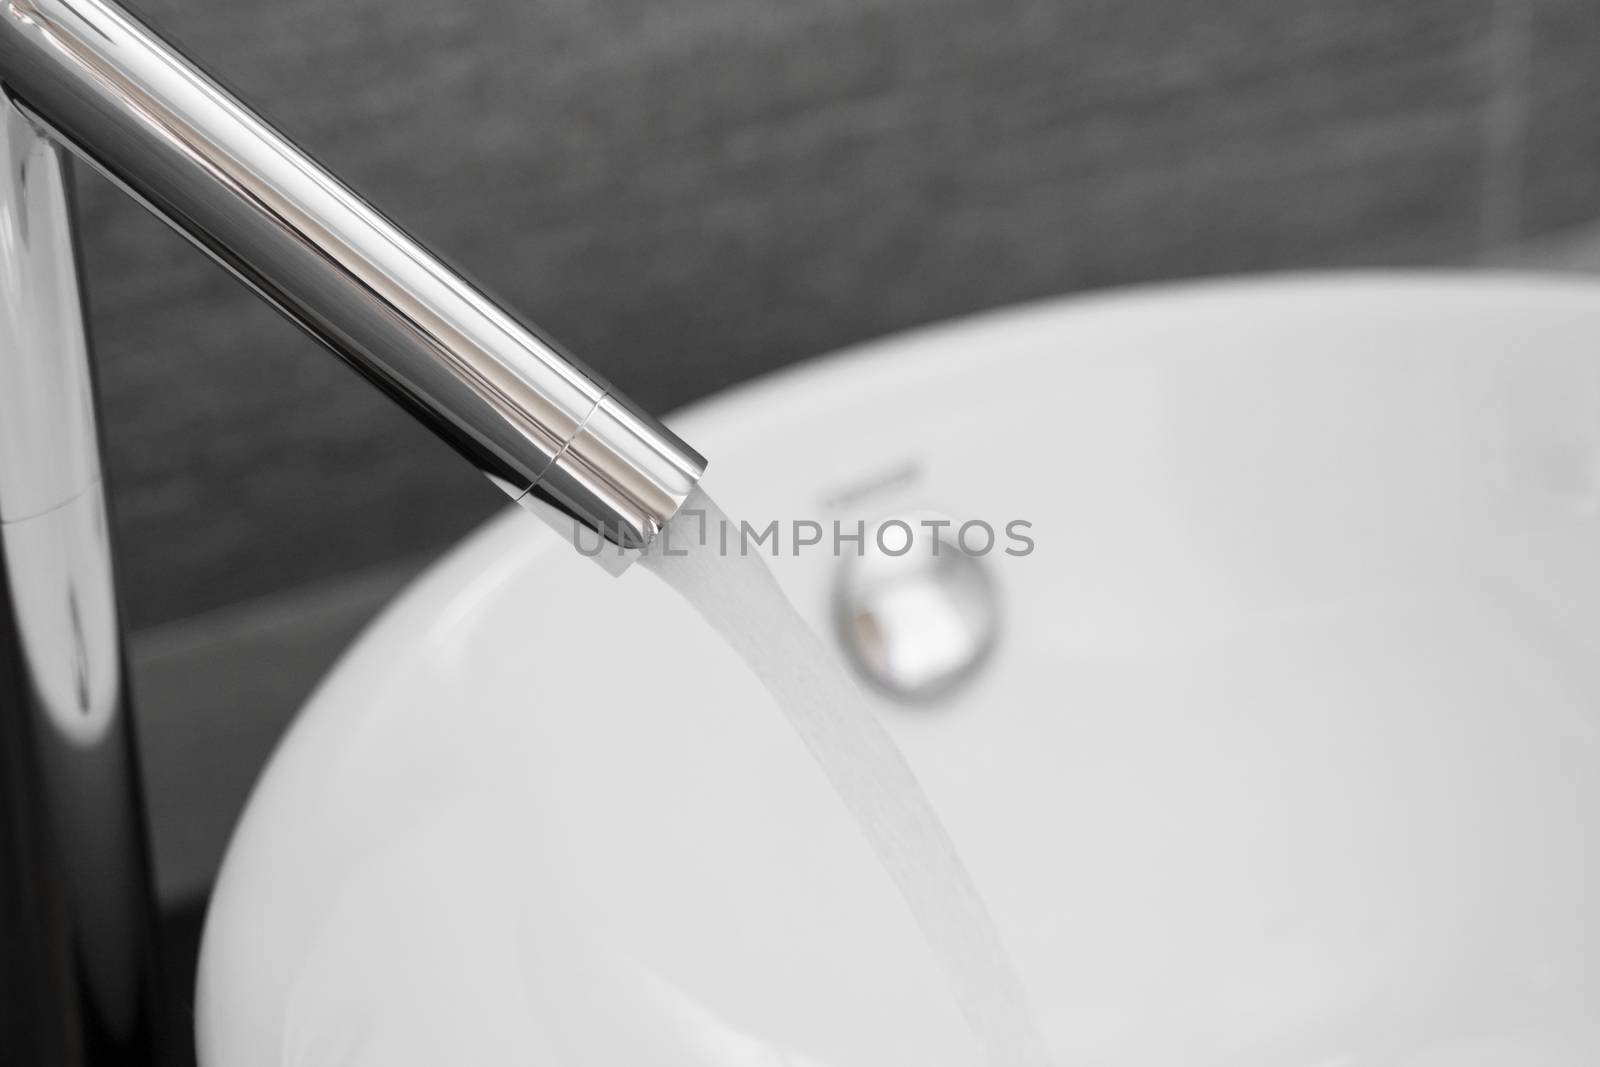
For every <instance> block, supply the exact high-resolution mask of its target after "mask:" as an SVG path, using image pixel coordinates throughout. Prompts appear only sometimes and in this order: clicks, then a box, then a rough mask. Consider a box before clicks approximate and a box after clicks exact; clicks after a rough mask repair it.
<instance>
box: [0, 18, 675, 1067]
mask: <svg viewBox="0 0 1600 1067" xmlns="http://www.w3.org/2000/svg"><path fill="white" fill-rule="evenodd" d="M0 88H3V91H4V100H0V125H3V131H0V935H3V937H0V944H3V945H4V948H3V949H0V1005H3V1009H0V1012H3V1014H0V1062H5V1063H13V1062H15V1063H51V1064H59V1065H62V1067H71V1065H74V1064H79V1063H98V1062H117V1063H141V1062H146V1061H147V1060H148V1058H149V1056H150V1052H149V1048H150V1045H151V1036H150V1035H151V1034H152V1033H153V1031H154V1028H155V1018H154V1014H153V1012H154V1009H153V1007H152V1002H151V992H152V979H153V976H154V971H155V963H154V955H153V950H152V945H153V935H152V933H151V929H152V926H151V916H152V914H153V909H152V907H151V894H150V889H149V884H150V878H149V862H148V858H147V850H146V848H145V845H144V827H143V811H142V805H141V802H140V792H139V786H138V773H137V761H136V759H135V754H134V748H133V738H132V732H131V727H130V725H129V722H128V702H127V700H126V686H125V684H124V681H123V662H122V651H121V645H122V641H121V632H120V627H119V625H118V620H117V601H116V594H115V586H114V580H113V572H112V563H111V550H110V544H109V537H108V533H107V522H106V511H105V499H104V492H103V488H102V480H101V473H100V452H99V447H98V444H97V441H96V417H95V402H94V394H93V389H92V377H91V366H90V359H89V345H88V341H87V331H86V329H85V325H84V320H85V314H84V309H83V304H82V299H81V292H80V282H79V272H78V268H77V256H76V251H75V242H74V237H73V228H72V227H73V215H72V206H71V191H70V177H71V176H70V172H69V166H70V162H69V158H68V156H69V154H70V155H71V156H73V157H76V158H78V159H81V160H83V161H85V162H87V163H88V164H89V165H91V166H92V167H94V168H95V169H96V170H98V171H100V172H101V173H103V174H104V175H105V176H106V177H108V178H109V179H110V180H111V181H113V182H114V183H116V184H117V185H118V186H120V187H121V188H123V189H124V190H125V191H126V192H128V193H129V194H130V195H131V196H133V197H134V198H135V199H137V200H138V201H140V202H141V203H143V204H144V205H145V206H147V207H148V208H149V209H150V210H152V211H153V212H155V213H156V214H157V215H158V216H160V217H161V218H163V219H164V220H166V221H167V222H168V223H169V224H171V225H172V226H173V227H174V228H176V229H177V230H178V231H179V232H180V233H182V234H183V235H184V236H186V237H187V238H189V239H190V240H191V241H192V242H193V243H194V244H195V245H196V246H198V247H199V248H200V249H202V250H203V251H204V252H206V253H207V254H208V255H210V256H211V257H213V258H214V259H215V260H217V261H218V262H219V263H221V264H222V265H223V266H224V267H226V268H227V269H229V270H230V271H232V272H233V273H234V274H236V275H237V276H238V277H239V278H241V279H242V280H243V281H244V282H245V283H246V284H247V285H249V286H250V287H251V288H252V289H253V290H254V291H255V292H257V293H258V294H259V295H260V296H261V297H262V298H263V299H265V300H267V301H268V302H269V303H271V304H273V305H274V306H275V307H277V308H278V309H279V310H281V311H282V312H283V313H284V314H285V315H287V316H288V317H289V318H290V319H292V320H293V321H294V322H296V323H297V324H298V325H300V326H301V327H302V328H303V329H304V330H306V331H307V332H308V333H310V334H311V335H312V336H313V337H315V338H316V339H317V340H318V341H320V342H321V343H322V344H324V345H325V346H326V347H327V348H328V349H330V350H331V351H332V352H333V353H334V354H336V355H338V356H339V357H341V358H342V359H343V360H345V361H346V362H347V363H349V364H350V365H351V366H352V367H354V368H355V369H356V370H357V371H358V372H359V373H361V374H362V375H363V376H364V377H366V378H367V379H368V380H369V381H371V382H372V383H373V384H374V385H376V386H378V387H379V388H380V389H382V390H383V391H384V392H386V393H387V394H389V395H390V396H391V397H393V398H394V399H395V400H396V401H397V402H399V403H400V404H401V405H402V406H403V407H405V408H406V409H407V410H409V411H410V412H412V413H413V414H414V415H415V416H416V417H417V418H418V419H419V420H421V421H422V422H424V423H425V424H426V425H428V426H429V427H430V428H432V429H433V430H434V431H435V432H436V433H437V434H438V435H439V436H440V437H441V438H442V439H444V440H445V441H446V442H448V443H449V444H450V445H452V446H453V447H454V448H455V449H456V450H457V451H458V452H460V453H461V454H462V455H463V456H465V457H466V458H467V459H468V460H469V461H471V462H472V464H473V465H474V466H476V467H477V468H478V470H480V471H481V472H482V473H483V474H484V475H486V476H487V477H488V478H490V479H491V480H492V481H493V482H494V483H495V484H496V485H498V486H500V487H501V488H502V489H503V490H504V491H505V492H506V493H507V494H508V495H509V496H510V497H512V498H513V499H515V500H517V501H519V502H520V503H522V504H524V505H525V506H528V507H529V508H531V509H532V510H534V511H536V512H537V513H539V514H540V515H541V516H542V517H544V518H545V519H547V520H548V521H550V522H551V523H552V524H553V525H556V526H557V527H558V528H559V529H561V530H562V531H563V532H564V533H565V534H566V535H567V536H569V537H570V538H572V539H574V540H575V541H578V542H579V543H580V544H583V543H584V542H585V539H587V542H588V543H589V544H591V545H593V546H595V547H594V548H589V547H585V554H589V555H593V556H595V558H596V559H597V560H599V561H600V562H601V563H602V564H604V565H605V566H606V567H607V569H609V570H612V571H613V572H620V571H621V570H623V569H625V568H626V567H627V566H628V564H629V563H630V562H631V561H632V560H633V559H635V558H637V556H638V555H639V554H640V553H641V552H642V551H643V549H644V548H645V547H646V546H647V545H648V544H649V542H650V541H651V540H652V539H653V538H654V537H655V535H656V534H657V533H658V532H659V531H660V529H661V528H662V527H663V526H664V525H665V524H666V522H667V521H668V520H669V519H670V518H671V517H672V515H673V514H674V513H675V512H676V511H677V509H678V508H679V506H681V504H682V503H683V501H684V500H685V499H686V498H687V496H688V494H689V492H690V490H691V489H692V488H693V487H694V485H695V483H696V482H697V481H698V479H699V477H700V475H701V473H702V472H703V470H704V465H705V462H704V460H703V459H702V458H701V457H700V456H699V455H697V454H696V453H695V452H694V451H693V450H692V449H690V448H689V447H688V446H686V445H685V444H684V443H683V442H682V441H680V440H679V439H678V438H677V437H675V436H674V435H673V434H672V433H671V432H669V431H668V430H666V429H665V428H664V427H662V426H661V425H660V424H658V423H657V422H656V421H655V420H653V419H651V418H650V417H649V416H648V415H645V414H643V413H642V412H640V411H639V410H638V409H636V408H635V407H633V406H632V405H631V404H629V403H628V402H627V400H626V399H625V398H623V397H621V396H619V395H618V394H617V393H615V392H614V391H613V390H612V389H611V387H610V386H609V385H608V384H607V383H606V382H605V381H603V380H602V379H601V378H599V377H598V376H597V375H595V374H594V373H593V372H591V371H590V370H588V369H587V368H585V367H583V366H582V365H581V364H579V363H577V362H576V361H574V360H573V359H571V358H570V357H569V356H567V355H566V354H565V353H563V352H562V351H560V350H559V349H558V348H557V347H555V346H554V345H553V344H552V343H550V342H549V341H547V340H545V339H544V338H542V337H540V336H539V335H538V334H537V333H536V332H534V330H533V329H531V328H530V327H528V326H527V325H525V324H523V323H522V322H521V321H520V320H519V319H517V318H516V317H515V316H514V315H512V314H511V313H510V312H508V311H506V310H505V309H503V308H501V307H500V306H499V305H497V304H496V303H495V302H493V301H492V300H491V299H490V298H488V297H487V296H485V295H484V294H483V293H482V292H480V291H479V290H478V289H477V288H475V287H474V286H473V285H471V284H470V283H469V282H467V281H466V280H464V279H463V278H462V277H460V276H459V275H458V274H456V273H455V272H454V271H452V270H451V269H450V268H448V267H447V266H445V265H444V264H443V263H441V262H440V261H439V260H438V259H437V258H435V257H434V256H433V255H432V254H430V253H429V252H428V251H427V250H426V249H424V248H423V247H422V246H421V245H419V244H418V243H417V242H416V241H415V240H413V239H412V238H410V237H409V236H408V235H407V234H406V233H404V232H403V231H402V230H401V229H400V228H399V227H397V226H395V225H394V224H393V223H392V222H390V221H389V220H388V219H386V218H385V217H384V216H383V215H381V214H380V213H378V212H377V211H376V210H375V209H373V208H372V207H371V206H370V205H369V204H367V203H366V202H365V201H364V200H362V199H361V198H360V197H359V196H357V195H356V194H355V193H353V192H352V191H350V189H348V188H347V187H346V186H345V185H343V184H342V183H341V182H339V181H338V180H337V179H336V178H334V177H333V176H332V175H330V174H329V173H328V172H327V171H325V170H324V169H323V168H321V167H320V166H319V165H318V164H317V163H315V162H314V161H313V160H312V159H310V158H309V157H308V156H307V155H306V154H305V153H304V152H302V151H300V150H299V149H298V148H296V147H295V146H294V145H293V144H292V143H291V142H290V141H288V140H287V139H286V138H285V137H283V136H282V135H281V134H279V133H278V132H277V131H275V130H274V129H273V128H272V127H270V126H269V125H268V124H267V123H266V122H264V121H263V120H262V119H261V118H259V117H258V116H256V115H255V114H254V113H252V112H251V111H250V110H249V109H248V108H246V107H245V106H244V105H243V104H241V103H239V102H238V101H237V100H235V99H234V98H233V97H232V96H231V95H229V94H228V93H227V92H226V91H225V90H223V89H222V88H220V87H219V86H218V85H217V84H216V83H215V82H214V81H212V80H211V79H210V78H209V77H208V76H207V75H205V74H204V73H203V72H202V71H200V70H199V69H198V68H197V67H196V66H194V65H193V64H192V63H190V62H189V61H188V60H187V59H186V58H184V57H183V56H182V55H181V54H179V53H178V52H177V51H176V50H175V49H173V48H172V47H171V46H170V45H168V44H167V43H166V42H164V41H162V40H161V39H160V38H159V37H158V36H156V35H155V34H154V33H153V32H152V31H151V30H150V29H148V28H147V27H145V26H144V25H142V24H141V23H140V22H138V21H137V20H135V19H134V18H133V17H132V16H130V15H129V14H127V13H126V12H125V11H123V10H122V9H120V8H119V7H117V6H116V5H115V4H114V3H111V2H108V0H0ZM596 549H601V550H599V551H596ZM13 946H18V948H17V950H15V951H14V950H13Z"/></svg>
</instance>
